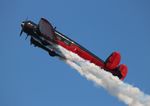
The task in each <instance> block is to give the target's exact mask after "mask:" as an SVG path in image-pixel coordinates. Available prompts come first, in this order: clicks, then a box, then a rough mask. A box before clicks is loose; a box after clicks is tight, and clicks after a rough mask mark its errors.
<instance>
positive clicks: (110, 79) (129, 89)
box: [57, 46, 150, 106]
mask: <svg viewBox="0 0 150 106" xmlns="http://www.w3.org/2000/svg"><path fill="white" fill-rule="evenodd" d="M57 50H58V51H59V54H61V55H63V56H64V57H65V58H61V59H62V60H63V61H65V62H66V63H67V64H69V65H70V66H71V67H73V68H74V69H76V70H77V71H78V72H79V73H80V74H81V75H82V76H84V77H85V78H86V79H87V80H90V81H92V82H94V83H95V84H96V85H98V86H100V87H103V88H104V89H106V90H107V91H108V92H109V93H110V94H111V95H113V96H116V97H117V98H118V99H119V100H120V101H122V102H124V103H125V104H127V105H128V106H150V96H149V95H146V94H144V93H143V92H142V91H140V89H139V88H137V87H134V86H132V85H130V84H128V83H125V82H123V81H121V80H120V79H118V77H115V76H113V75H112V74H111V73H109V72H107V71H105V70H103V69H101V68H100V67H98V66H96V65H94V64H93V63H90V62H89V61H87V60H84V59H82V58H81V57H79V56H78V55H76V54H74V53H72V52H70V51H68V50H66V49H64V48H62V47H60V46H57Z"/></svg>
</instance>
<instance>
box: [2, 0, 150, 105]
mask: <svg viewBox="0 0 150 106" xmlns="http://www.w3.org/2000/svg"><path fill="white" fill-rule="evenodd" d="M149 5H150V1H148V0H143V1H141V0H132V1H131V0H103V1H102V0H82V1H81V0H38V1H37V0H24V1H23V0H13V1H10V0H1V1H0V13H1V20H0V23H1V25H0V32H1V34H0V35H1V42H0V106H60V105H61V106H100V105H103V106H110V105H111V106H112V104H113V105H115V106H125V105H124V104H123V103H122V102H120V101H118V99H117V98H116V97H113V96H111V95H110V94H109V93H108V92H107V91H106V90H104V89H103V88H98V87H96V86H95V85H94V84H93V83H92V82H90V81H87V80H86V79H85V78H83V77H81V76H80V75H79V74H78V73H77V72H76V71H75V70H73V69H72V68H70V67H69V66H68V65H66V64H65V63H63V62H62V61H60V60H58V59H57V58H52V57H50V56H49V55H48V54H47V53H46V52H44V51H43V50H41V49H38V48H35V47H33V46H30V44H29V39H27V40H25V36H22V37H19V33H20V30H21V27H20V23H21V22H22V21H23V20H25V19H26V18H27V17H28V19H31V20H33V21H34V22H36V23H38V22H39V19H40V18H41V17H45V18H47V19H48V20H49V21H50V22H51V23H52V24H53V25H54V26H56V27H57V30H59V31H60V32H62V33H64V34H66V35H67V36H68V37H70V38H72V39H74V40H75V41H77V42H78V43H80V44H81V45H83V46H84V47H86V48H87V49H89V50H90V51H92V52H93V53H95V54H96V55H97V56H99V57H100V58H102V59H104V60H105V59H106V58H107V56H109V54H110V53H111V52H113V51H115V50H118V51H120V52H121V54H122V63H125V64H127V66H128V68H129V72H128V75H127V77H126V79H125V82H127V83H130V84H132V85H134V86H137V87H139V88H140V89H141V90H142V91H144V92H145V93H147V94H150V85H149V81H150V77H149V75H150V67H149V66H150V62H149V60H150V47H149V45H150V36H149V35H150V30H149V29H150V12H149V10H150V6H149ZM24 35H25V34H24Z"/></svg>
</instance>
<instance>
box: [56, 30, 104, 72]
mask: <svg viewBox="0 0 150 106" xmlns="http://www.w3.org/2000/svg"><path fill="white" fill-rule="evenodd" d="M55 34H56V43H57V44H58V45H60V46H62V47H64V48H65V49H67V50H69V51H71V52H73V53H75V54H77V55H79V56H80V57H82V58H83V59H85V60H88V61H90V62H91V63H94V64H95V65H97V66H100V67H101V68H103V69H105V64H104V62H103V60H101V59H99V58H98V57H97V56H95V55H94V54H92V53H91V52H89V51H88V50H86V49H85V48H83V47H82V46H81V45H79V44H77V43H76V42H74V41H73V40H71V39H69V38H66V36H64V35H63V34H61V33H59V32H55ZM60 35H61V36H63V37H64V38H66V39H68V40H69V42H70V44H67V43H66V42H65V41H63V40H60V39H58V38H57V36H60Z"/></svg>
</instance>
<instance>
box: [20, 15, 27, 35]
mask: <svg viewBox="0 0 150 106" xmlns="http://www.w3.org/2000/svg"><path fill="white" fill-rule="evenodd" d="M27 20H28V17H27V18H26V19H25V21H24V22H26V21H27ZM24 22H22V23H21V27H22V29H21V32H20V36H21V35H22V33H23V31H24V24H25V23H24Z"/></svg>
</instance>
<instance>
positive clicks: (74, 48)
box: [20, 18, 128, 80]
mask: <svg viewBox="0 0 150 106" xmlns="http://www.w3.org/2000/svg"><path fill="white" fill-rule="evenodd" d="M21 27H22V30H21V32H20V36H21V35H22V33H23V32H25V33H26V34H27V37H28V36H29V35H30V36H31V38H30V43H31V44H34V46H37V47H39V48H41V49H43V50H45V51H47V52H48V53H49V55H50V56H52V57H54V56H58V57H61V55H60V54H59V53H58V52H57V50H56V49H55V48H54V47H53V46H54V45H59V46H61V47H63V48H65V49H67V50H68V51H70V52H73V53H75V54H77V55H78V56H80V57H81V58H83V59H85V60H88V61H90V62H91V63H93V64H95V65H97V66H99V67H100V68H102V69H104V70H106V71H108V72H110V73H112V74H113V75H114V76H117V77H118V78H119V79H120V80H124V78H125V77H126V75H127V73H128V68H127V66H126V65H125V64H120V61H121V55H120V53H119V52H118V51H115V52H113V53H112V54H111V55H110V56H109V57H108V58H107V59H106V60H105V61H104V60H102V59H100V58H99V57H97V56H96V55H95V54H93V53H91V52H90V51H89V50H87V49H86V48H84V47H83V46H81V45H80V44H78V43H77V42H75V41H73V40H72V39H70V38H69V37H67V36H66V35H64V34H62V33H60V32H59V31H57V30H56V28H55V27H53V26H52V24H51V23H50V22H49V21H48V20H46V19H45V18H41V19H40V21H39V23H38V24H35V23H34V22H33V21H30V20H26V21H23V22H22V23H21Z"/></svg>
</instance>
